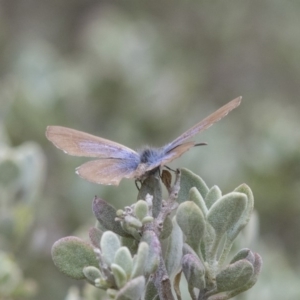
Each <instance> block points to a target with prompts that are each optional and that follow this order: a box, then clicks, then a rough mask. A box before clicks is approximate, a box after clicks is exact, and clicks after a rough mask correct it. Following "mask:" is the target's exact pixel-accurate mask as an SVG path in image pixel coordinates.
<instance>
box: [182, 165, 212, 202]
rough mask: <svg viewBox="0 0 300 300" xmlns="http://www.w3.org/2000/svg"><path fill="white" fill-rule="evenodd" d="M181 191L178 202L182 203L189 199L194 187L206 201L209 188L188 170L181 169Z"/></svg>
mask: <svg viewBox="0 0 300 300" xmlns="http://www.w3.org/2000/svg"><path fill="white" fill-rule="evenodd" d="M180 171H181V179H180V191H179V193H178V198H177V202H179V203H182V202H184V201H186V200H188V198H189V192H190V189H191V188H192V187H195V188H196V189H197V190H198V191H199V192H200V194H201V196H202V197H203V198H204V199H205V197H206V194H207V193H208V191H209V188H208V186H207V185H206V183H205V182H204V181H203V179H202V178H201V177H199V176H198V175H196V174H195V173H193V172H191V171H190V170H188V169H181V170H180Z"/></svg>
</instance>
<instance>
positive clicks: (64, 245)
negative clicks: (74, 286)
mask: <svg viewBox="0 0 300 300" xmlns="http://www.w3.org/2000/svg"><path fill="white" fill-rule="evenodd" d="M51 254H52V259H53V262H54V264H55V266H56V267H57V268H58V269H59V270H60V271H61V272H62V273H64V274H66V275H67V276H69V277H71V278H74V279H84V278H85V275H84V273H83V268H84V267H87V266H94V267H98V260H97V258H96V255H95V252H94V249H93V247H92V246H91V245H90V244H88V243H86V242H84V241H83V240H81V239H79V238H77V237H75V236H69V237H65V238H62V239H60V240H58V241H56V242H55V243H54V245H53V246H52V251H51Z"/></svg>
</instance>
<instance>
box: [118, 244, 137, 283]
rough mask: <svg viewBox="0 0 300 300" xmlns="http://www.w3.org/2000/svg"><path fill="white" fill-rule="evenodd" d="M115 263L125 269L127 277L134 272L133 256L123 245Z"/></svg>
mask: <svg viewBox="0 0 300 300" xmlns="http://www.w3.org/2000/svg"><path fill="white" fill-rule="evenodd" d="M114 264H117V265H118V266H120V267H122V269H123V270H124V271H125V273H126V275H127V278H129V276H130V275H131V272H132V264H133V262H132V256H131V254H130V252H129V250H128V248H126V247H121V248H119V249H118V251H117V252H116V255H115V259H114Z"/></svg>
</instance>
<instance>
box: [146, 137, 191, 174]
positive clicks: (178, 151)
mask: <svg viewBox="0 0 300 300" xmlns="http://www.w3.org/2000/svg"><path fill="white" fill-rule="evenodd" d="M194 146H195V142H187V143H183V144H181V145H179V146H177V147H175V148H174V149H172V150H171V151H169V152H167V153H165V154H164V155H163V157H162V158H161V159H160V160H158V161H157V162H155V163H152V164H150V165H148V166H147V168H146V169H145V172H147V171H150V170H153V169H154V168H156V167H159V166H164V165H166V164H168V163H169V162H171V161H173V160H174V159H176V158H178V157H180V156H181V155H182V154H183V153H185V152H186V151H188V150H189V149H191V148H192V147H194Z"/></svg>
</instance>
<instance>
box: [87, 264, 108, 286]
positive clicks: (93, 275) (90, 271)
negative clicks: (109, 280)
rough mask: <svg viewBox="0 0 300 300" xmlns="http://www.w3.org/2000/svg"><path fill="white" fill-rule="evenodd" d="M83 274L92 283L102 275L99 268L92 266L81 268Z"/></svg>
mask: <svg viewBox="0 0 300 300" xmlns="http://www.w3.org/2000/svg"><path fill="white" fill-rule="evenodd" d="M83 274H84V276H85V277H86V279H88V281H90V282H92V283H94V282H95V280H96V279H98V278H102V277H103V276H102V274H101V272H100V270H99V269H98V268H95V267H93V266H89V267H85V268H83Z"/></svg>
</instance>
